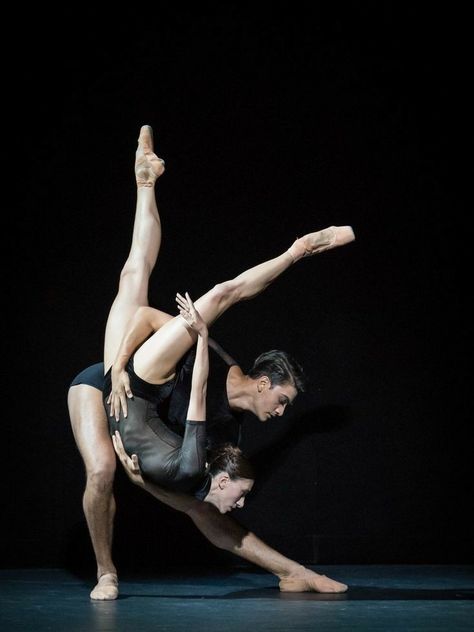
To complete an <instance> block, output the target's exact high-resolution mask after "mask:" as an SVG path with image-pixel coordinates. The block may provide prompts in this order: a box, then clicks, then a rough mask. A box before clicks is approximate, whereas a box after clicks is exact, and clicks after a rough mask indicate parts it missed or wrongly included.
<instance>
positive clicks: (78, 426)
mask: <svg viewBox="0 0 474 632" xmlns="http://www.w3.org/2000/svg"><path fill="white" fill-rule="evenodd" d="M68 408H69V416H70V419H71V426H72V431H73V434H74V438H75V440H76V444H77V447H78V449H79V452H80V453H81V456H82V458H83V460H84V464H85V466H86V471H87V472H92V471H94V470H97V469H109V470H115V462H116V458H115V452H114V448H113V445H112V439H111V438H110V434H109V426H108V420H107V414H106V412H105V408H104V404H103V401H102V391H100V390H99V389H97V388H94V387H93V386H89V385H88V384H77V385H76V386H71V387H70V389H69V392H68Z"/></svg>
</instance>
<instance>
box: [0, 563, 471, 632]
mask: <svg viewBox="0 0 474 632" xmlns="http://www.w3.org/2000/svg"><path fill="white" fill-rule="evenodd" d="M312 568H313V569H314V570H316V571H317V572H319V573H324V574H326V575H329V576H330V577H333V578H334V579H338V580H340V581H343V582H344V583H346V584H348V585H349V591H348V592H347V593H345V594H343V595H320V594H316V593H280V592H279V590H278V582H277V579H276V578H275V577H274V576H273V575H270V574H268V573H263V572H260V571H256V570H255V571H254V570H253V569H250V568H240V569H233V570H232V571H226V570H221V569H220V570H217V571H214V572H210V571H202V572H201V571H199V570H198V569H188V570H184V569H179V570H177V571H175V572H173V573H172V574H171V573H169V574H166V575H164V574H162V575H160V574H159V573H158V572H157V573H156V575H153V576H150V575H138V574H137V575H130V574H124V575H122V576H121V581H120V597H119V599H118V600H117V601H112V602H110V601H109V602H93V601H90V600H89V591H90V590H91V588H92V577H91V579H90V581H84V580H82V579H80V578H78V577H77V576H75V575H73V574H72V573H70V572H68V571H65V570H61V569H58V570H55V569H13V570H0V630H2V632H15V631H17V630H18V631H20V630H21V632H28V631H30V630H31V631H34V632H43V631H45V630H53V631H54V632H63V631H64V632H95V631H96V630H100V631H105V630H110V631H111V632H122V631H123V632H130V631H133V630H138V631H139V632H145V631H147V630H156V631H159V630H166V631H180V632H181V631H182V632H234V631H245V632H263V631H267V630H268V631H269V632H270V631H271V632H280V631H281V632H297V631H300V630H301V631H302V630H308V631H309V630H311V631H317V632H325V631H326V630H347V631H350V632H357V631H359V630H361V631H362V630H363V631H364V632H371V631H374V632H375V631H377V632H378V631H380V630H403V632H411V631H413V632H414V631H419V630H420V631H421V630H423V631H428V630H429V631H430V632H433V631H438V630H439V632H457V631H458V630H469V631H470V632H472V631H473V630H474V602H473V600H474V566H453V565H449V566H444V565H436V566H428V565H416V566H412V565H407V566H405V565H384V566H379V565H367V566H362V565H361V566H341V565H337V566H318V567H312Z"/></svg>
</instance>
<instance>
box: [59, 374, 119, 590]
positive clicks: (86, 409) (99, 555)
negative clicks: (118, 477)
mask: <svg viewBox="0 0 474 632" xmlns="http://www.w3.org/2000/svg"><path fill="white" fill-rule="evenodd" d="M68 407H69V415H70V418H71V425H72V430H73V433H74V438H75V440H76V443H77V447H78V448H79V451H80V453H81V456H82V458H83V460H84V465H85V468H86V477H87V478H86V488H85V492H84V497H83V507H84V513H85V516H86V520H87V526H88V529H89V534H90V537H91V541H92V546H93V548H94V554H95V558H96V561H97V582H98V583H97V585H96V586H95V588H94V589H93V590H92V592H91V598H92V599H100V600H107V599H116V598H117V596H118V580H117V570H116V568H115V564H114V563H113V561H112V534H113V521H114V516H115V499H114V495H113V480H114V474H115V464H116V458H115V452H114V449H113V446H112V442H111V440H110V435H109V427H108V422H107V416H106V414H105V410H104V405H103V403H102V392H101V391H99V390H98V389H96V388H93V387H92V386H88V385H86V384H78V385H77V386H72V387H71V388H70V389H69V393H68Z"/></svg>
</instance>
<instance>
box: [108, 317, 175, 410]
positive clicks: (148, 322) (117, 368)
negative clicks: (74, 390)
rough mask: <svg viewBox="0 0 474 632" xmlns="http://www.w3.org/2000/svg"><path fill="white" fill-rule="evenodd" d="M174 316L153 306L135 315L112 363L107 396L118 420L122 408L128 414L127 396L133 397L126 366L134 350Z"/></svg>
mask: <svg viewBox="0 0 474 632" xmlns="http://www.w3.org/2000/svg"><path fill="white" fill-rule="evenodd" d="M172 318H173V317H172V316H171V315H170V314H167V313H165V312H162V311H160V310H158V309H154V308H153V307H148V306H142V307H139V308H138V309H137V311H136V312H135V314H134V315H133V317H132V319H131V321H130V324H129V327H128V329H127V331H126V332H125V334H124V337H123V339H122V342H121V343H120V347H119V350H118V352H117V355H116V358H115V360H114V363H113V365H112V375H111V378H112V391H111V393H110V395H109V396H108V398H107V404H110V416H111V417H112V416H114V415H115V419H116V420H117V421H118V419H119V415H120V409H122V411H123V414H124V416H125V417H126V416H127V397H133V393H132V391H131V389H130V380H129V378H128V374H127V371H126V370H125V366H126V364H127V362H128V360H129V358H130V356H131V355H132V354H133V353H134V351H135V350H136V349H137V348H138V347H139V346H140V345H141V344H142V343H143V342H144V341H145V340H146V339H147V338H148V337H149V336H150V335H151V334H152V333H154V332H155V331H158V329H160V327H162V326H163V325H164V324H165V323H166V322H168V320H171V319H172Z"/></svg>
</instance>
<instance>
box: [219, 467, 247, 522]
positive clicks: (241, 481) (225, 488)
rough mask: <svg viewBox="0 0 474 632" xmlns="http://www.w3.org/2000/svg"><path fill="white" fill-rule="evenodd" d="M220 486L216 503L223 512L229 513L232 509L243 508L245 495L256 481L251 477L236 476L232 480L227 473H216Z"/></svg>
mask: <svg viewBox="0 0 474 632" xmlns="http://www.w3.org/2000/svg"><path fill="white" fill-rule="evenodd" d="M216 477H217V479H218V488H217V493H216V497H215V500H216V502H215V503H214V504H215V505H216V507H217V509H218V510H219V511H220V512H221V513H227V512H228V511H232V509H242V507H243V506H244V503H245V496H246V495H247V494H248V493H249V492H250V490H251V489H252V487H253V483H254V481H253V480H252V479H251V478H236V479H235V480H231V479H230V478H229V475H228V474H226V473H223V472H221V473H219V474H217V475H216Z"/></svg>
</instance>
